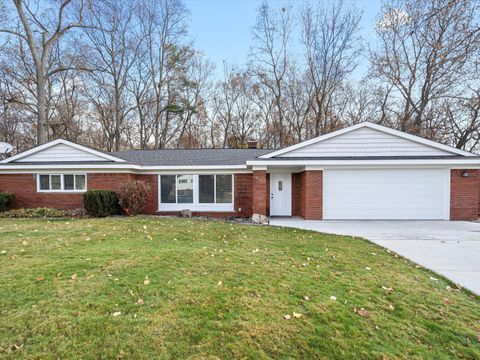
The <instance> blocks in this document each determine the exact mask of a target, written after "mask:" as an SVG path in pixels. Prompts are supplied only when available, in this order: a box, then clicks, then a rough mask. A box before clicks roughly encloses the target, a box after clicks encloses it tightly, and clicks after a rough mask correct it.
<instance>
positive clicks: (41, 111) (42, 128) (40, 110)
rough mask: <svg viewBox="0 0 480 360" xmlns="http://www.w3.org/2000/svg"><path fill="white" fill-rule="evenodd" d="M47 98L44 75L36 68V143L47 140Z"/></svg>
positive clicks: (43, 142) (40, 143) (39, 143)
mask: <svg viewBox="0 0 480 360" xmlns="http://www.w3.org/2000/svg"><path fill="white" fill-rule="evenodd" d="M46 108H47V99H46V94H45V77H44V73H43V71H42V69H38V68H37V117H38V123H37V145H42V144H45V143H46V142H47V111H46Z"/></svg>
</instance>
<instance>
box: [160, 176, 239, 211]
mask: <svg viewBox="0 0 480 360" xmlns="http://www.w3.org/2000/svg"><path fill="white" fill-rule="evenodd" d="M159 187H160V194H159V208H160V210H179V209H180V210H181V209H192V210H198V211H210V210H212V211H215V210H217V211H233V198H234V197H233V175H232V174H199V175H196V174H188V175H183V174H182V175H180V174H179V175H159Z"/></svg>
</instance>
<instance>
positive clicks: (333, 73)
mask: <svg viewBox="0 0 480 360" xmlns="http://www.w3.org/2000/svg"><path fill="white" fill-rule="evenodd" d="M301 17H302V44H303V47H304V49H305V58H306V62H307V69H308V74H309V79H310V81H311V82H312V86H313V99H314V102H313V105H314V106H313V111H314V113H315V133H314V135H315V136H318V135H320V134H321V133H324V132H325V131H330V130H334V129H335V128H337V127H339V126H341V124H335V123H331V122H330V120H332V118H331V117H329V116H328V113H329V112H330V111H331V109H329V108H328V104H330V103H331V102H332V97H333V95H334V93H335V92H336V91H337V90H339V89H340V88H341V86H342V84H343V83H344V81H345V80H346V79H347V77H348V76H349V75H350V74H351V73H352V72H353V70H354V69H355V68H356V66H357V62H358V58H359V56H360V55H361V41H360V38H359V35H358V30H359V24H360V19H361V14H360V13H359V12H357V11H356V10H355V9H354V8H351V7H350V8H348V9H347V8H346V6H345V5H344V3H343V1H339V2H334V3H331V4H329V5H322V4H319V5H318V6H317V7H313V6H311V5H308V6H305V7H304V8H303V10H302V13H301Z"/></svg>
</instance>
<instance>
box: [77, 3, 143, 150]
mask: <svg viewBox="0 0 480 360" xmlns="http://www.w3.org/2000/svg"><path fill="white" fill-rule="evenodd" d="M137 21H138V13H137V8H136V7H135V3H134V2H133V1H121V2H119V1H115V0H102V1H99V2H97V3H95V5H94V6H93V7H92V8H91V11H90V12H89V13H88V16H86V19H85V22H86V23H87V24H88V29H86V31H85V35H86V36H87V38H88V39H89V42H90V52H89V53H88V59H87V60H86V61H88V62H89V66H90V68H92V69H93V70H94V71H92V72H90V73H89V74H87V77H88V78H87V79H86V81H90V82H91V85H92V86H90V87H89V93H90V95H89V97H90V99H91V100H92V101H93V102H94V103H95V104H96V108H97V110H98V111H99V116H102V121H101V123H102V126H106V127H108V129H104V131H105V132H106V133H108V134H109V135H108V137H109V142H108V143H107V144H108V145H107V150H109V151H111V150H115V151H118V150H120V147H121V145H122V138H121V135H122V131H123V130H124V127H125V122H126V119H127V116H128V114H129V113H130V112H131V111H132V107H133V104H132V103H131V101H130V99H129V98H128V97H127V89H126V88H127V84H128V81H129V76H130V71H131V69H132V66H133V65H134V64H135V61H136V59H137V57H138V56H139V52H140V49H141V44H142V39H141V38H140V37H139V36H138V35H139V34H138V33H136V27H137ZM102 101H103V102H104V103H103V104H102ZM101 107H102V109H101V110H100V108H101ZM103 115H106V116H103Z"/></svg>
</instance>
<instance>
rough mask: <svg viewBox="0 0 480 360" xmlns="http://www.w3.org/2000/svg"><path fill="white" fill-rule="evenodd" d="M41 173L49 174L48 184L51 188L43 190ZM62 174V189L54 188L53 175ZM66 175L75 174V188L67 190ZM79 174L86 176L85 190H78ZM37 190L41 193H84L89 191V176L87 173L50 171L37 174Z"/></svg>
mask: <svg viewBox="0 0 480 360" xmlns="http://www.w3.org/2000/svg"><path fill="white" fill-rule="evenodd" d="M40 175H46V176H48V185H49V188H50V189H49V190H42V189H40ZM55 175H57V176H60V189H56V190H52V176H55ZM65 175H73V190H65V181H64V176H65ZM77 175H83V176H85V188H84V189H83V190H76V187H77V178H76V176H77ZM36 178H37V192H39V193H84V192H85V191H87V184H88V176H87V174H85V173H48V174H37V176H36Z"/></svg>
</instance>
